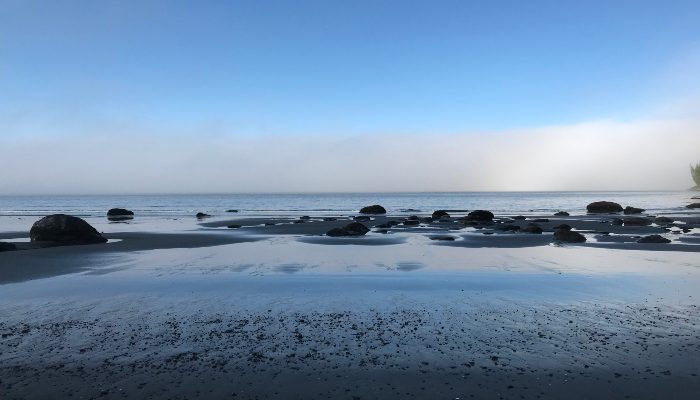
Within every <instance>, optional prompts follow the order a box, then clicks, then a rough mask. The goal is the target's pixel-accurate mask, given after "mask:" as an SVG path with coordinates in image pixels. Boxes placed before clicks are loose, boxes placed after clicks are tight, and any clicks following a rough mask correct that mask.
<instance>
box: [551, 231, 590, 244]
mask: <svg viewBox="0 0 700 400" xmlns="http://www.w3.org/2000/svg"><path fill="white" fill-rule="evenodd" d="M554 240H555V241H557V242H568V243H583V242H585V241H586V237H585V236H583V235H582V234H580V233H578V232H575V231H572V230H570V229H558V230H556V231H555V232H554Z"/></svg>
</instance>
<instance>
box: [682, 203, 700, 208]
mask: <svg viewBox="0 0 700 400" xmlns="http://www.w3.org/2000/svg"><path fill="white" fill-rule="evenodd" d="M685 208H691V209H695V208H700V203H693V204H688V205H687V206H685Z"/></svg>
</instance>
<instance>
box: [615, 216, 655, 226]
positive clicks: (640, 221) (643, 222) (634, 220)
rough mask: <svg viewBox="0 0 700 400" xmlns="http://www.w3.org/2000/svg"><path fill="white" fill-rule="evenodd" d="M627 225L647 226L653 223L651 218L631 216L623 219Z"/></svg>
mask: <svg viewBox="0 0 700 400" xmlns="http://www.w3.org/2000/svg"><path fill="white" fill-rule="evenodd" d="M622 222H623V223H624V224H625V226H647V225H651V220H650V219H648V218H642V217H630V218H625V219H623V220H622Z"/></svg>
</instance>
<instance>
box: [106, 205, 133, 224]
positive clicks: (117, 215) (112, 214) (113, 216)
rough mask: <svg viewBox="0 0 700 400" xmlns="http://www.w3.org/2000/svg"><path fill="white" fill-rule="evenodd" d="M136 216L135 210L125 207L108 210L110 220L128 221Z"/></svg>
mask: <svg viewBox="0 0 700 400" xmlns="http://www.w3.org/2000/svg"><path fill="white" fill-rule="evenodd" d="M133 218H134V212H133V211H129V210H127V209H124V208H112V209H110V210H109V211H107V219H108V220H110V221H126V220H129V219H133Z"/></svg>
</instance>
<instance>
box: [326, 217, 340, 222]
mask: <svg viewBox="0 0 700 400" xmlns="http://www.w3.org/2000/svg"><path fill="white" fill-rule="evenodd" d="M323 220H324V221H337V220H338V218H335V217H325V218H323Z"/></svg>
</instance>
